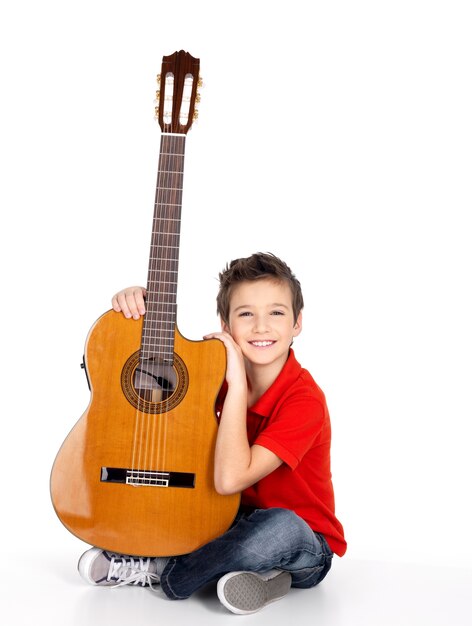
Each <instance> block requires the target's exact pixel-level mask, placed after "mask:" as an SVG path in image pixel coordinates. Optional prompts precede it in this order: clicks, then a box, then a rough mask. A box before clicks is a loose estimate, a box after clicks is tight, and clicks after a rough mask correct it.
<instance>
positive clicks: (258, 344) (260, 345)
mask: <svg viewBox="0 0 472 626" xmlns="http://www.w3.org/2000/svg"><path fill="white" fill-rule="evenodd" d="M249 343H250V344H251V346H255V347H256V348H268V347H269V346H272V345H273V344H274V343H275V341H250V342H249Z"/></svg>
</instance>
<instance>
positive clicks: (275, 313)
mask: <svg viewBox="0 0 472 626" xmlns="http://www.w3.org/2000/svg"><path fill="white" fill-rule="evenodd" d="M272 315H285V312H284V311H272Z"/></svg>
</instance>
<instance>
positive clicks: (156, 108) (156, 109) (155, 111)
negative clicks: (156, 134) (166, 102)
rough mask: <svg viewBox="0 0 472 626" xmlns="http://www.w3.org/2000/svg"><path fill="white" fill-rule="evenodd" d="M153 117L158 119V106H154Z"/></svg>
mask: <svg viewBox="0 0 472 626" xmlns="http://www.w3.org/2000/svg"><path fill="white" fill-rule="evenodd" d="M154 119H155V120H157V119H159V107H154Z"/></svg>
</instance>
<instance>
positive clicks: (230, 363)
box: [203, 331, 247, 387]
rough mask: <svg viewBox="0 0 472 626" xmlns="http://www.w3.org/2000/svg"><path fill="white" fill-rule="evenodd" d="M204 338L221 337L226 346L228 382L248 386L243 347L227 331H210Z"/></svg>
mask: <svg viewBox="0 0 472 626" xmlns="http://www.w3.org/2000/svg"><path fill="white" fill-rule="evenodd" d="M203 338H204V339H219V340H220V341H222V342H223V343H224V345H225V348H226V382H227V383H228V385H234V384H239V385H242V386H244V387H246V385H247V382H246V368H245V366H244V357H243V353H242V351H241V348H240V347H239V346H238V344H237V343H236V342H235V341H234V339H233V338H232V337H231V335H230V334H229V333H227V332H225V331H222V332H219V333H210V334H209V335H205V336H204V337H203Z"/></svg>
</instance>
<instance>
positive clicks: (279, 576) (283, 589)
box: [217, 570, 292, 615]
mask: <svg viewBox="0 0 472 626" xmlns="http://www.w3.org/2000/svg"><path fill="white" fill-rule="evenodd" d="M291 584H292V577H291V575H290V574H289V572H282V571H280V570H271V571H269V572H264V573H263V574H258V573H257V572H230V573H229V574H226V576H223V578H220V580H219V581H218V585H217V592H218V598H219V599H220V602H221V604H223V605H224V606H225V607H226V608H227V609H229V610H230V611H232V612H233V613H238V614H239V615H247V614H248V613H255V612H256V611H259V610H260V609H262V608H263V607H265V605H266V604H269V603H270V602H274V601H275V600H280V598H283V597H284V596H285V595H286V594H287V593H288V591H289V589H290V586H291Z"/></svg>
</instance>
